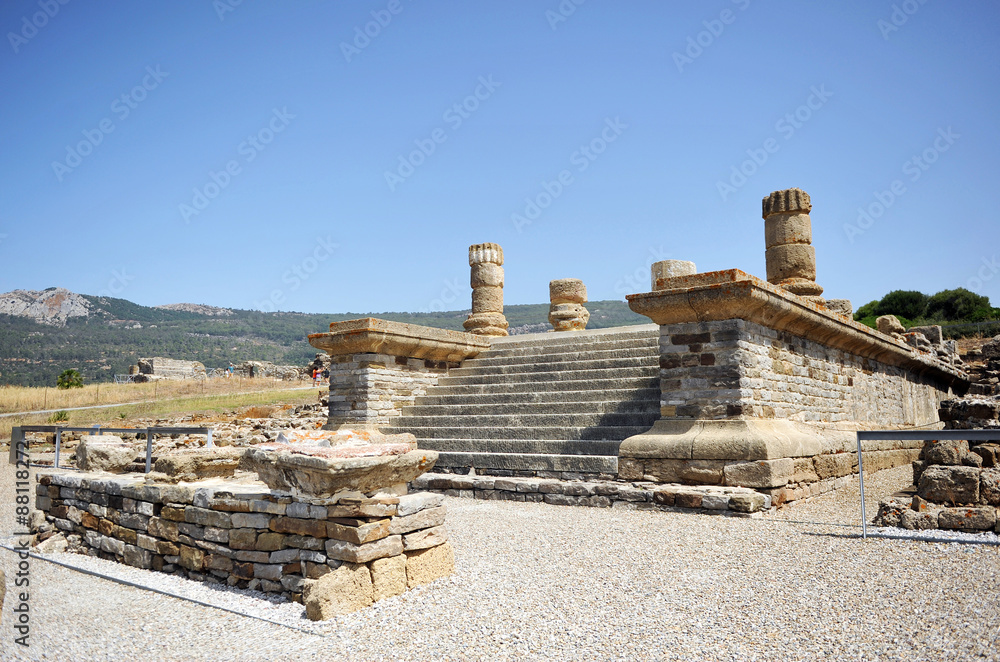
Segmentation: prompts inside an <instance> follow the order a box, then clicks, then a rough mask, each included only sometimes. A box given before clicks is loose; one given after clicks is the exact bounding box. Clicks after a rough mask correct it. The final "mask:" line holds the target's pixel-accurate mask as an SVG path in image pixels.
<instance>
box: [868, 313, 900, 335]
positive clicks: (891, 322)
mask: <svg viewBox="0 0 1000 662" xmlns="http://www.w3.org/2000/svg"><path fill="white" fill-rule="evenodd" d="M875 325H876V327H877V328H878V330H879V331H881V332H882V333H884V334H886V335H889V336H897V335H898V336H902V335H903V334H904V333H906V328H905V327H904V326H903V325H902V323H901V322H900V321H899V319H898V318H897V317H896V316H895V315H882V317H879V318H878V319H876V320H875Z"/></svg>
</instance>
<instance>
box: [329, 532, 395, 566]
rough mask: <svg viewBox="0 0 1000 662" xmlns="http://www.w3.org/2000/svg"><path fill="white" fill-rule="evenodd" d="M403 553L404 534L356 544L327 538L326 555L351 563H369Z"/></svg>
mask: <svg viewBox="0 0 1000 662" xmlns="http://www.w3.org/2000/svg"><path fill="white" fill-rule="evenodd" d="M402 553H403V538H402V536H398V535H394V536H389V537H388V538H382V539H381V540H376V541H375V542H369V543H365V544H364V545H355V544H354V543H350V542H347V541H345V540H327V541H326V555H327V556H328V557H330V558H331V559H337V560H340V561H349V562H351V563H368V562H369V561H374V560H375V559H381V558H385V557H387V556H398V555H400V554H402Z"/></svg>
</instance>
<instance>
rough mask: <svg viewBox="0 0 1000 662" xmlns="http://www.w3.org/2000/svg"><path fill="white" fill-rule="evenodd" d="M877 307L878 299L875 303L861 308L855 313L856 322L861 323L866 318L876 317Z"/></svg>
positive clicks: (870, 302) (871, 302)
mask: <svg viewBox="0 0 1000 662" xmlns="http://www.w3.org/2000/svg"><path fill="white" fill-rule="evenodd" d="M877 307H878V299H875V300H874V301H869V302H868V303H866V304H865V305H863V306H861V307H860V308H858V309H857V310H856V311H855V313H854V319H855V321H857V322H860V321H861V320H863V319H864V318H866V317H874V316H875V308H877Z"/></svg>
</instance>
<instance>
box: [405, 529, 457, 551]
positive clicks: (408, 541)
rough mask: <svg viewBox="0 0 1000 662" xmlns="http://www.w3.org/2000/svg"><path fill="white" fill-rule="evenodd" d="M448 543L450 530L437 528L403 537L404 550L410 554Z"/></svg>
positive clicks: (421, 530) (422, 530)
mask: <svg viewBox="0 0 1000 662" xmlns="http://www.w3.org/2000/svg"><path fill="white" fill-rule="evenodd" d="M446 542H448V529H446V528H445V527H444V526H435V527H432V528H430V529H420V530H419V531H414V532H413V533H407V534H406V535H405V536H403V550H404V551H407V552H410V551H413V550H416V549H428V548H430V547H436V546H437V545H443V544H444V543H446Z"/></svg>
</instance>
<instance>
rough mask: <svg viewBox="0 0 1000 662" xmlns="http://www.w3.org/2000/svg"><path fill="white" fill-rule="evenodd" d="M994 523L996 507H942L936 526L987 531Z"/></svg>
mask: <svg viewBox="0 0 1000 662" xmlns="http://www.w3.org/2000/svg"><path fill="white" fill-rule="evenodd" d="M995 525H996V509H995V508H993V507H990V506H985V507H979V508H944V509H943V510H941V514H940V515H939V516H938V526H939V527H940V528H942V529H961V530H963V531H988V530H990V529H992V528H993V527H994V526H995Z"/></svg>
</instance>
